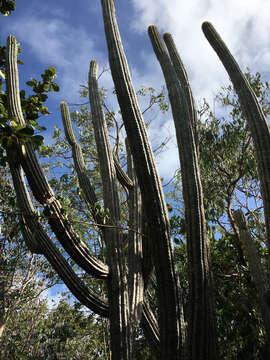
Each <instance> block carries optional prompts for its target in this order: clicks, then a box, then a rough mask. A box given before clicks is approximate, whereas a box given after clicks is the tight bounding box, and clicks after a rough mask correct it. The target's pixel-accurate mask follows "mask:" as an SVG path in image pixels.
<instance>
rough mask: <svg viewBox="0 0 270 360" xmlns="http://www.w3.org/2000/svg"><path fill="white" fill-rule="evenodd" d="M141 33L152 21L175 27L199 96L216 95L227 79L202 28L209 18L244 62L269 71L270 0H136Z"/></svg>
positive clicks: (162, 28)
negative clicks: (214, 93) (190, 0)
mask: <svg viewBox="0 0 270 360" xmlns="http://www.w3.org/2000/svg"><path fill="white" fill-rule="evenodd" d="M132 3H133V7H134V10H135V11H134V21H133V23H132V27H133V29H134V30H135V31H137V32H139V33H140V32H142V31H145V29H146V28H147V26H148V25H149V24H151V23H154V24H155V25H157V26H158V27H159V29H160V31H161V32H164V31H166V32H171V33H172V34H173V36H174V39H175V42H176V44H177V46H178V49H179V52H180V55H181V56H182V58H183V61H184V63H185V64H186V66H187V69H188V71H189V75H190V79H191V83H192V85H193V89H194V92H195V94H196V96H197V97H198V98H201V97H204V96H208V97H209V96H212V94H213V92H215V91H216V89H217V88H218V87H219V86H220V84H222V83H223V84H224V83H226V82H227V76H226V74H225V71H224V69H223V68H222V66H221V64H220V63H219V60H218V59H217V57H216V55H215V54H214V52H213V50H212V49H211V47H210V45H209V44H208V42H207V40H206V39H205V38H204V35H203V33H202V31H201V24H202V22H203V21H205V20H208V21H211V22H212V23H213V25H214V26H215V27H216V29H217V30H218V31H219V32H220V34H221V36H222V37H223V38H224V40H225V41H226V43H227V44H228V46H229V47H230V49H231V51H232V52H233V53H234V54H235V56H236V57H237V59H238V60H239V62H240V64H241V65H242V66H243V67H244V68H245V67H246V66H249V67H250V68H251V69H257V70H259V71H262V72H264V71H266V70H267V67H268V64H269V63H267V62H268V60H269V57H270V43H269V40H268V34H269V32H270V22H269V18H270V2H269V1H268V0H257V1H253V0H238V1H235V0H226V1H214V0H204V1H200V0H194V1H192V2H187V1H178V0H148V1H144V0H132Z"/></svg>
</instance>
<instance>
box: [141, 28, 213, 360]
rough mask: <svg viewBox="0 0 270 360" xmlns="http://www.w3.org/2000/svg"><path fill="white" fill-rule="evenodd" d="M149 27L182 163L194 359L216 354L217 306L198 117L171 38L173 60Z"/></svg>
mask: <svg viewBox="0 0 270 360" xmlns="http://www.w3.org/2000/svg"><path fill="white" fill-rule="evenodd" d="M148 32H149V36H150V39H151V42H152V45H153V49H154V51H155V53H156V56H157V58H158V60H159V62H160V65H161V68H162V71H163V75H164V77H165V81H166V85H167V88H168V93H169V98H170V103H171V106H172V113H173V118H174V124H175V129H176V138H177V144H178V149H179V157H180V163H181V175H182V183H183V197H184V203H185V221H186V233H187V246H188V266H189V286H190V289H189V294H190V295H189V298H190V303H189V306H190V308H189V314H188V339H187V349H188V354H189V357H190V358H191V359H217V339H216V327H215V307H214V301H213V289H212V279H211V273H210V269H209V259H208V253H209V251H208V244H207V236H206V226H205V217H204V207H203V194H202V186H201V180H200V171H199V164H198V157H197V151H196V144H195V134H194V131H196V122H197V118H196V109H195V106H194V102H193V96H192V92H191V89H190V86H189V84H188V80H187V76H186V73H185V70H184V67H183V64H182V61H181V60H180V57H179V55H178V54H177V52H176V50H175V48H174V46H173V43H172V37H171V36H170V35H168V34H166V40H167V42H166V44H167V46H168V48H169V50H170V55H171V56H172V59H173V60H174V61H173V63H172V61H171V58H170V56H169V54H168V53H167V51H166V48H165V45H164V43H163V42H162V39H161V37H160V35H159V32H158V30H157V28H156V27H155V26H153V25H151V26H150V27H149V29H148ZM176 70H177V73H176ZM179 80H180V81H179ZM202 329H203V331H202Z"/></svg>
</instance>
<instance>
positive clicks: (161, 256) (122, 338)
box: [3, 0, 270, 359]
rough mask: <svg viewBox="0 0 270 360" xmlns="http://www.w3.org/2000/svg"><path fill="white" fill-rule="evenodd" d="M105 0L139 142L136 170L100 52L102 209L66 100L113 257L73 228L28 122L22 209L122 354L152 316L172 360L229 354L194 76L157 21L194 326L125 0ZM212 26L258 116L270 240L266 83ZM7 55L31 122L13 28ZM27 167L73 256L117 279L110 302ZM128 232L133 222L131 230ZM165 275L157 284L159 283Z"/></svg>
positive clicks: (77, 160) (152, 331) (14, 168)
mask: <svg viewBox="0 0 270 360" xmlns="http://www.w3.org/2000/svg"><path fill="white" fill-rule="evenodd" d="M101 4H102V9H103V18H104V26H105V33H106V38H107V44H108V51H109V61H110V68H111V72H112V76H113V80H114V84H115V91H116V95H117V98H118V102H119V106H120V110H121V114H122V118H123V122H124V126H125V130H126V134H127V142H128V146H127V151H130V155H129V156H128V159H129V163H128V169H129V171H128V174H129V176H128V177H127V176H126V174H125V173H124V172H123V170H122V169H121V168H120V167H119V166H118V165H119V164H118V162H117V161H116V159H115V157H114V156H113V152H112V150H111V148H110V142H109V140H108V131H107V126H106V121H105V120H104V116H103V112H102V107H101V103H100V96H99V91H98V84H97V63H96V62H95V61H91V64H90V71H89V97H90V104H91V113H92V121H93V127H94V133H95V139H96V146H97V154H98V157H99V161H100V173H101V179H102V186H103V203H102V206H100V204H99V206H97V197H96V194H95V192H94V189H93V187H92V185H91V183H90V182H89V178H88V176H87V170H86V168H85V164H84V160H83V156H82V151H81V147H80V145H79V144H78V143H77V141H76V139H75V136H74V133H73V130H72V126H71V122H70V115H69V110H68V107H67V105H66V104H65V103H61V111H62V118H63V123H64V127H65V133H66V137H67V140H68V142H69V144H70V145H71V147H72V153H73V158H74V164H75V169H76V171H77V175H78V182H79V187H80V191H82V192H83V193H84V198H85V201H86V203H88V206H89V208H90V212H91V215H92V218H93V220H94V223H95V225H96V226H97V229H98V231H99V236H100V237H102V239H103V241H104V244H105V245H106V251H105V255H106V263H103V262H102V261H101V260H100V259H98V258H97V257H94V256H93V254H92V252H91V249H90V248H89V247H87V246H86V244H85V243H84V242H83V241H82V240H81V239H80V238H79V237H78V236H77V234H76V233H75V231H74V230H73V227H72V224H71V222H70V221H69V220H68V219H67V217H66V216H65V213H64V211H63V208H62V206H61V203H60V202H59V201H58V200H57V199H56V198H55V196H54V193H53V191H52V188H51V187H50V186H49V184H48V182H47V180H46V178H45V176H44V174H43V172H42V169H41V166H40V164H39V162H38V160H37V157H36V155H35V153H34V149H33V143H32V141H31V136H30V139H29V140H30V141H27V142H25V143H22V141H21V140H20V138H19V136H18V134H17V133H16V131H13V129H11V133H9V134H7V135H6V136H7V138H8V140H7V142H6V143H4V144H3V145H4V147H5V149H6V152H7V157H8V163H9V166H10V171H11V174H12V178H13V183H14V188H15V191H16V196H17V199H18V205H19V206H20V210H21V217H22V223H23V226H22V231H23V234H24V237H25V238H26V239H27V241H28V243H29V244H30V246H31V249H32V251H35V252H39V253H42V254H43V255H44V256H45V257H46V258H47V259H48V261H49V262H50V263H51V265H52V266H53V267H54V269H55V270H56V272H57V273H58V274H59V276H60V277H61V278H62V279H63V281H64V282H65V283H66V285H67V286H68V288H69V289H70V290H71V292H72V293H73V294H74V295H75V296H76V297H77V298H78V300H79V301H80V302H81V303H82V304H84V305H86V306H87V307H89V308H90V309H91V310H93V311H94V312H96V313H97V314H99V315H101V316H108V317H109V321H110V340H111V350H112V358H113V359H130V358H132V343H133V339H134V334H135V331H136V329H137V328H138V326H139V324H140V322H141V324H142V327H143V329H144V331H145V334H146V336H147V338H148V339H149V342H150V343H151V344H152V346H153V349H154V351H156V352H157V353H158V354H159V358H161V359H178V358H184V357H185V356H186V357H187V358H189V359H217V358H218V349H217V328H216V321H217V318H216V310H215V301H214V283H213V277H212V273H211V268H210V261H209V246H208V237H207V235H208V234H207V231H206V230H207V224H206V218H205V211H204V203H203V199H204V197H203V191H202V186H201V177H200V169H199V149H198V147H199V144H198V133H197V117H196V115H197V113H196V110H195V106H194V100H193V97H192V93H191V89H190V86H189V83H188V79H187V75H186V72H185V69H184V67H183V64H182V61H181V59H180V57H179V55H178V53H177V51H176V48H175V45H174V43H173V40H172V37H171V35H170V34H165V35H164V40H165V44H166V47H167V50H166V47H165V44H164V43H163V41H162V39H161V37H160V35H159V33H158V31H157V29H156V27H155V26H150V27H149V36H150V39H151V42H152V45H153V48H154V51H155V53H156V55H157V58H158V60H159V62H160V64H161V67H162V71H163V73H164V77H165V81H166V85H167V88H168V93H169V98H170V102H171V107H172V113H173V117H174V121H175V127H176V136H177V143H178V148H179V156H180V162H181V176H182V187H183V199H184V206H185V227H186V230H185V231H186V242H187V255H188V262H187V266H188V284H189V302H188V310H187V319H186V320H187V328H186V325H185V321H184V309H183V301H182V292H181V291H180V289H179V286H178V278H177V272H176V269H175V264H174V254H173V246H172V242H171V237H170V236H171V232H170V224H169V218H168V212H167V206H166V203H165V200H164V195H163V191H162V186H161V182H160V179H159V176H158V174H157V170H156V167H155V163H154V158H153V153H152V151H151V147H150V145H149V140H148V137H147V133H146V127H145V123H144V121H143V118H142V114H141V111H140V109H139V106H138V102H137V99H136V94H135V91H134V89H133V86H132V82H131V79H130V74H129V70H128V65H127V61H126V57H125V54H124V51H123V48H122V44H121V39H120V35H119V31H118V27H117V22H116V18H115V9H114V2H113V1H112V0H102V1H101ZM203 31H204V33H205V35H206V37H207V39H208V40H209V42H210V44H211V45H212V46H213V48H214V49H215V51H216V52H217V54H218V56H219V57H220V59H221V61H222V62H223V63H224V66H225V68H226V70H227V72H228V74H229V75H230V77H231V80H232V83H233V85H234V87H235V90H236V92H237V94H238V96H239V100H240V103H241V106H242V109H243V113H244V114H245V117H246V118H247V123H248V127H249V130H250V133H251V136H252V138H253V141H254V148H255V153H256V157H257V161H258V168H259V172H258V173H259V179H260V183H261V188H262V199H263V203H264V211H265V221H266V239H267V241H266V244H267V246H269V240H268V239H269V236H270V235H269V194H270V193H269V191H270V189H269V183H270V181H269V174H268V172H269V171H270V170H269V158H268V157H269V156H270V155H269V154H270V152H269V150H270V149H269V146H270V143H269V130H268V127H267V124H266V121H265V117H264V115H263V113H262V111H261V108H260V106H259V103H258V101H257V100H256V97H255V95H254V92H253V91H252V89H251V87H250V86H249V84H248V81H247V80H246V78H245V76H244V75H243V74H242V72H241V70H240V69H239V67H238V65H237V64H236V62H235V60H234V59H233V57H232V55H231V54H230V52H229V50H228V49H227V47H226V45H225V44H224V43H223V41H222V40H221V38H220V37H219V35H218V34H217V33H216V31H215V30H214V28H213V26H212V25H211V24H209V23H207V22H206V23H204V24H203ZM7 54H8V56H7V66H6V74H7V94H8V96H7V100H8V110H9V114H8V116H9V119H13V118H16V122H17V123H18V125H19V126H23V127H25V119H24V117H23V114H22V112H21V108H20V96H19V89H18V81H17V65H16V62H17V43H16V39H15V38H14V37H13V36H10V37H9V38H8V41H7ZM32 135H33V134H32ZM22 169H23V171H24V173H25V175H26V178H27V181H28V184H29V187H30V188H31V191H32V193H33V196H34V197H35V199H36V200H37V201H38V202H39V204H40V206H43V207H44V215H45V216H46V217H47V220H48V223H49V225H50V227H51V230H52V231H53V232H54V234H55V235H56V237H57V239H58V240H59V242H60V243H61V244H62V246H63V247H64V249H65V250H66V251H67V253H68V254H69V256H70V257H71V258H72V260H73V261H75V262H76V263H77V264H78V265H79V266H80V267H81V268H82V269H83V270H84V271H86V273H88V274H89V275H91V276H94V277H97V278H99V279H105V280H106V285H107V299H108V303H106V301H105V300H107V299H105V300H104V298H100V296H98V294H97V293H96V292H95V291H94V290H93V289H92V288H91V287H87V286H85V284H84V283H83V281H82V280H81V279H80V278H79V276H78V275H77V274H76V273H75V272H74V271H73V270H72V268H71V266H70V265H69V264H68V262H67V261H66V259H65V258H64V257H63V256H62V255H61V253H60V252H59V251H58V250H57V248H56V245H55V243H54V242H52V241H51V239H50V237H49V236H48V234H47V233H46V232H45V230H44V228H43V227H42V226H41V224H40V222H39V218H38V217H37V216H36V213H35V209H34V206H33V205H32V202H31V199H30V197H29V194H28V190H27V188H26V186H25V182H24V177H23V175H22ZM120 184H121V186H124V187H125V188H127V189H128V202H129V219H128V226H126V225H127V223H125V222H124V221H123V219H122V217H121V206H120V201H119V192H118V187H119V185H120ZM238 225H239V227H240V230H241V231H242V232H243V230H245V231H246V228H245V226H244V227H243V221H242V223H241V224H240V223H239V222H238ZM125 230H128V234H127V235H126V234H125V232H126V231H125ZM241 231H240V232H241ZM126 236H127V237H128V251H127V252H126V251H125V249H124V246H123V243H124V241H123V238H124V237H126ZM242 238H243V236H242ZM153 269H154V270H153ZM254 269H255V268H254ZM251 271H253V272H254V270H251ZM153 272H154V274H155V277H154V278H155V279H154V281H153V280H151V274H152V273H153ZM152 278H153V276H152ZM254 278H255V277H254ZM151 282H152V283H154V284H155V282H156V286H155V287H156V289H157V303H156V307H157V313H158V321H157V320H156V319H155V313H154V311H152V309H151V305H150V304H149V302H148V301H147V294H148V291H147V288H148V287H150V286H153V285H152V283H151ZM267 311H268V309H267ZM262 314H263V313H262ZM263 316H264V314H263ZM266 330H267V329H266ZM186 333H187V337H186V336H185V334H186Z"/></svg>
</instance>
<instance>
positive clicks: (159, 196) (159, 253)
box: [101, 0, 182, 359]
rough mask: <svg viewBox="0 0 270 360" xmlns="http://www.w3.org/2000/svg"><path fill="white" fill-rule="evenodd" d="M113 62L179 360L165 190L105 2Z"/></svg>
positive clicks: (168, 334)
mask: <svg viewBox="0 0 270 360" xmlns="http://www.w3.org/2000/svg"><path fill="white" fill-rule="evenodd" d="M101 4H102V9H103V19H104V28H105V34H106V39H107V46H108V51H109V62H110V68H111V72H112V77H113V81H114V85H115V89H116V95H117V98H118V102H119V106H120V109H121V114H122V117H123V121H124V125H125V129H126V133H127V137H128V142H129V146H130V150H131V153H132V156H133V161H134V165H135V169H136V174H137V177H138V182H139V186H140V190H141V194H142V201H143V206H144V208H145V212H146V216H147V218H148V221H149V226H150V230H149V231H150V232H151V238H152V239H155V241H153V243H152V246H153V253H154V256H153V257H154V263H155V267H156V272H157V278H158V303H159V309H160V311H159V325H160V343H161V359H175V358H179V354H180V353H181V350H182V336H181V334H182V332H181V331H180V328H181V323H180V315H181V305H180V297H179V294H178V288H177V276H176V272H175V268H174V261H173V246H172V242H171V238H170V226H169V219H168V213H167V207H166V203H165V200H164V195H163V190H162V186H161V182H160V178H159V176H158V173H157V170H156V166H155V163H154V157H153V153H152V150H151V147H150V142H149V139H148V135H147V132H146V127H145V123H144V121H143V117H142V114H141V111H140V108H139V105H138V100H137V97H136V93H135V91H134V88H133V86H132V82H131V77H130V72H129V69H128V64H127V60H126V57H125V54H124V51H123V47H122V43H121V38H120V34H119V30H118V25H117V21H116V16H115V7H114V1H113V0H102V1H101Z"/></svg>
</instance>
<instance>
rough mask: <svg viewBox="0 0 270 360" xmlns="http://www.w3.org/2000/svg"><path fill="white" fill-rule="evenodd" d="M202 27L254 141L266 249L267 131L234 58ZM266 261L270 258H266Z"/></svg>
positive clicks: (269, 204)
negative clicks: (227, 77)
mask: <svg viewBox="0 0 270 360" xmlns="http://www.w3.org/2000/svg"><path fill="white" fill-rule="evenodd" d="M202 30H203V32H204V34H205V36H206V38H207V40H208V41H209V43H210V45H211V46H212V47H213V49H214V50H215V52H216V53H217V55H218V57H219V58H220V60H221V62H222V64H223V65H224V67H225V69H226V71H227V73H228V75H229V76H230V79H231V81H232V83H233V86H234V88H235V91H236V93H237V95H238V98H239V102H240V104H241V107H242V109H243V112H244V114H245V117H246V120H247V123H248V129H249V131H250V133H251V136H252V138H253V141H254V147H255V152H256V157H257V162H258V170H259V178H260V184H261V193H262V198H263V204H264V214H265V224H266V239H267V245H268V251H270V132H269V128H268V125H267V122H266V119H265V116H264V114H263V111H262V109H261V106H260V104H259V102H258V100H257V98H256V95H255V93H254V91H253V90H252V88H251V86H250V85H249V83H248V80H247V79H246V77H245V75H244V74H243V72H242V71H241V69H240V67H239V65H238V64H237V62H236V60H235V59H234V57H233V56H232V54H231V53H230V51H229V49H228V47H227V46H226V44H225V43H224V41H223V40H222V39H221V37H220V36H219V34H218V33H217V31H216V30H215V28H214V26H213V25H212V24H211V23H209V22H204V23H203V24H202ZM269 262H270V260H269Z"/></svg>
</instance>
